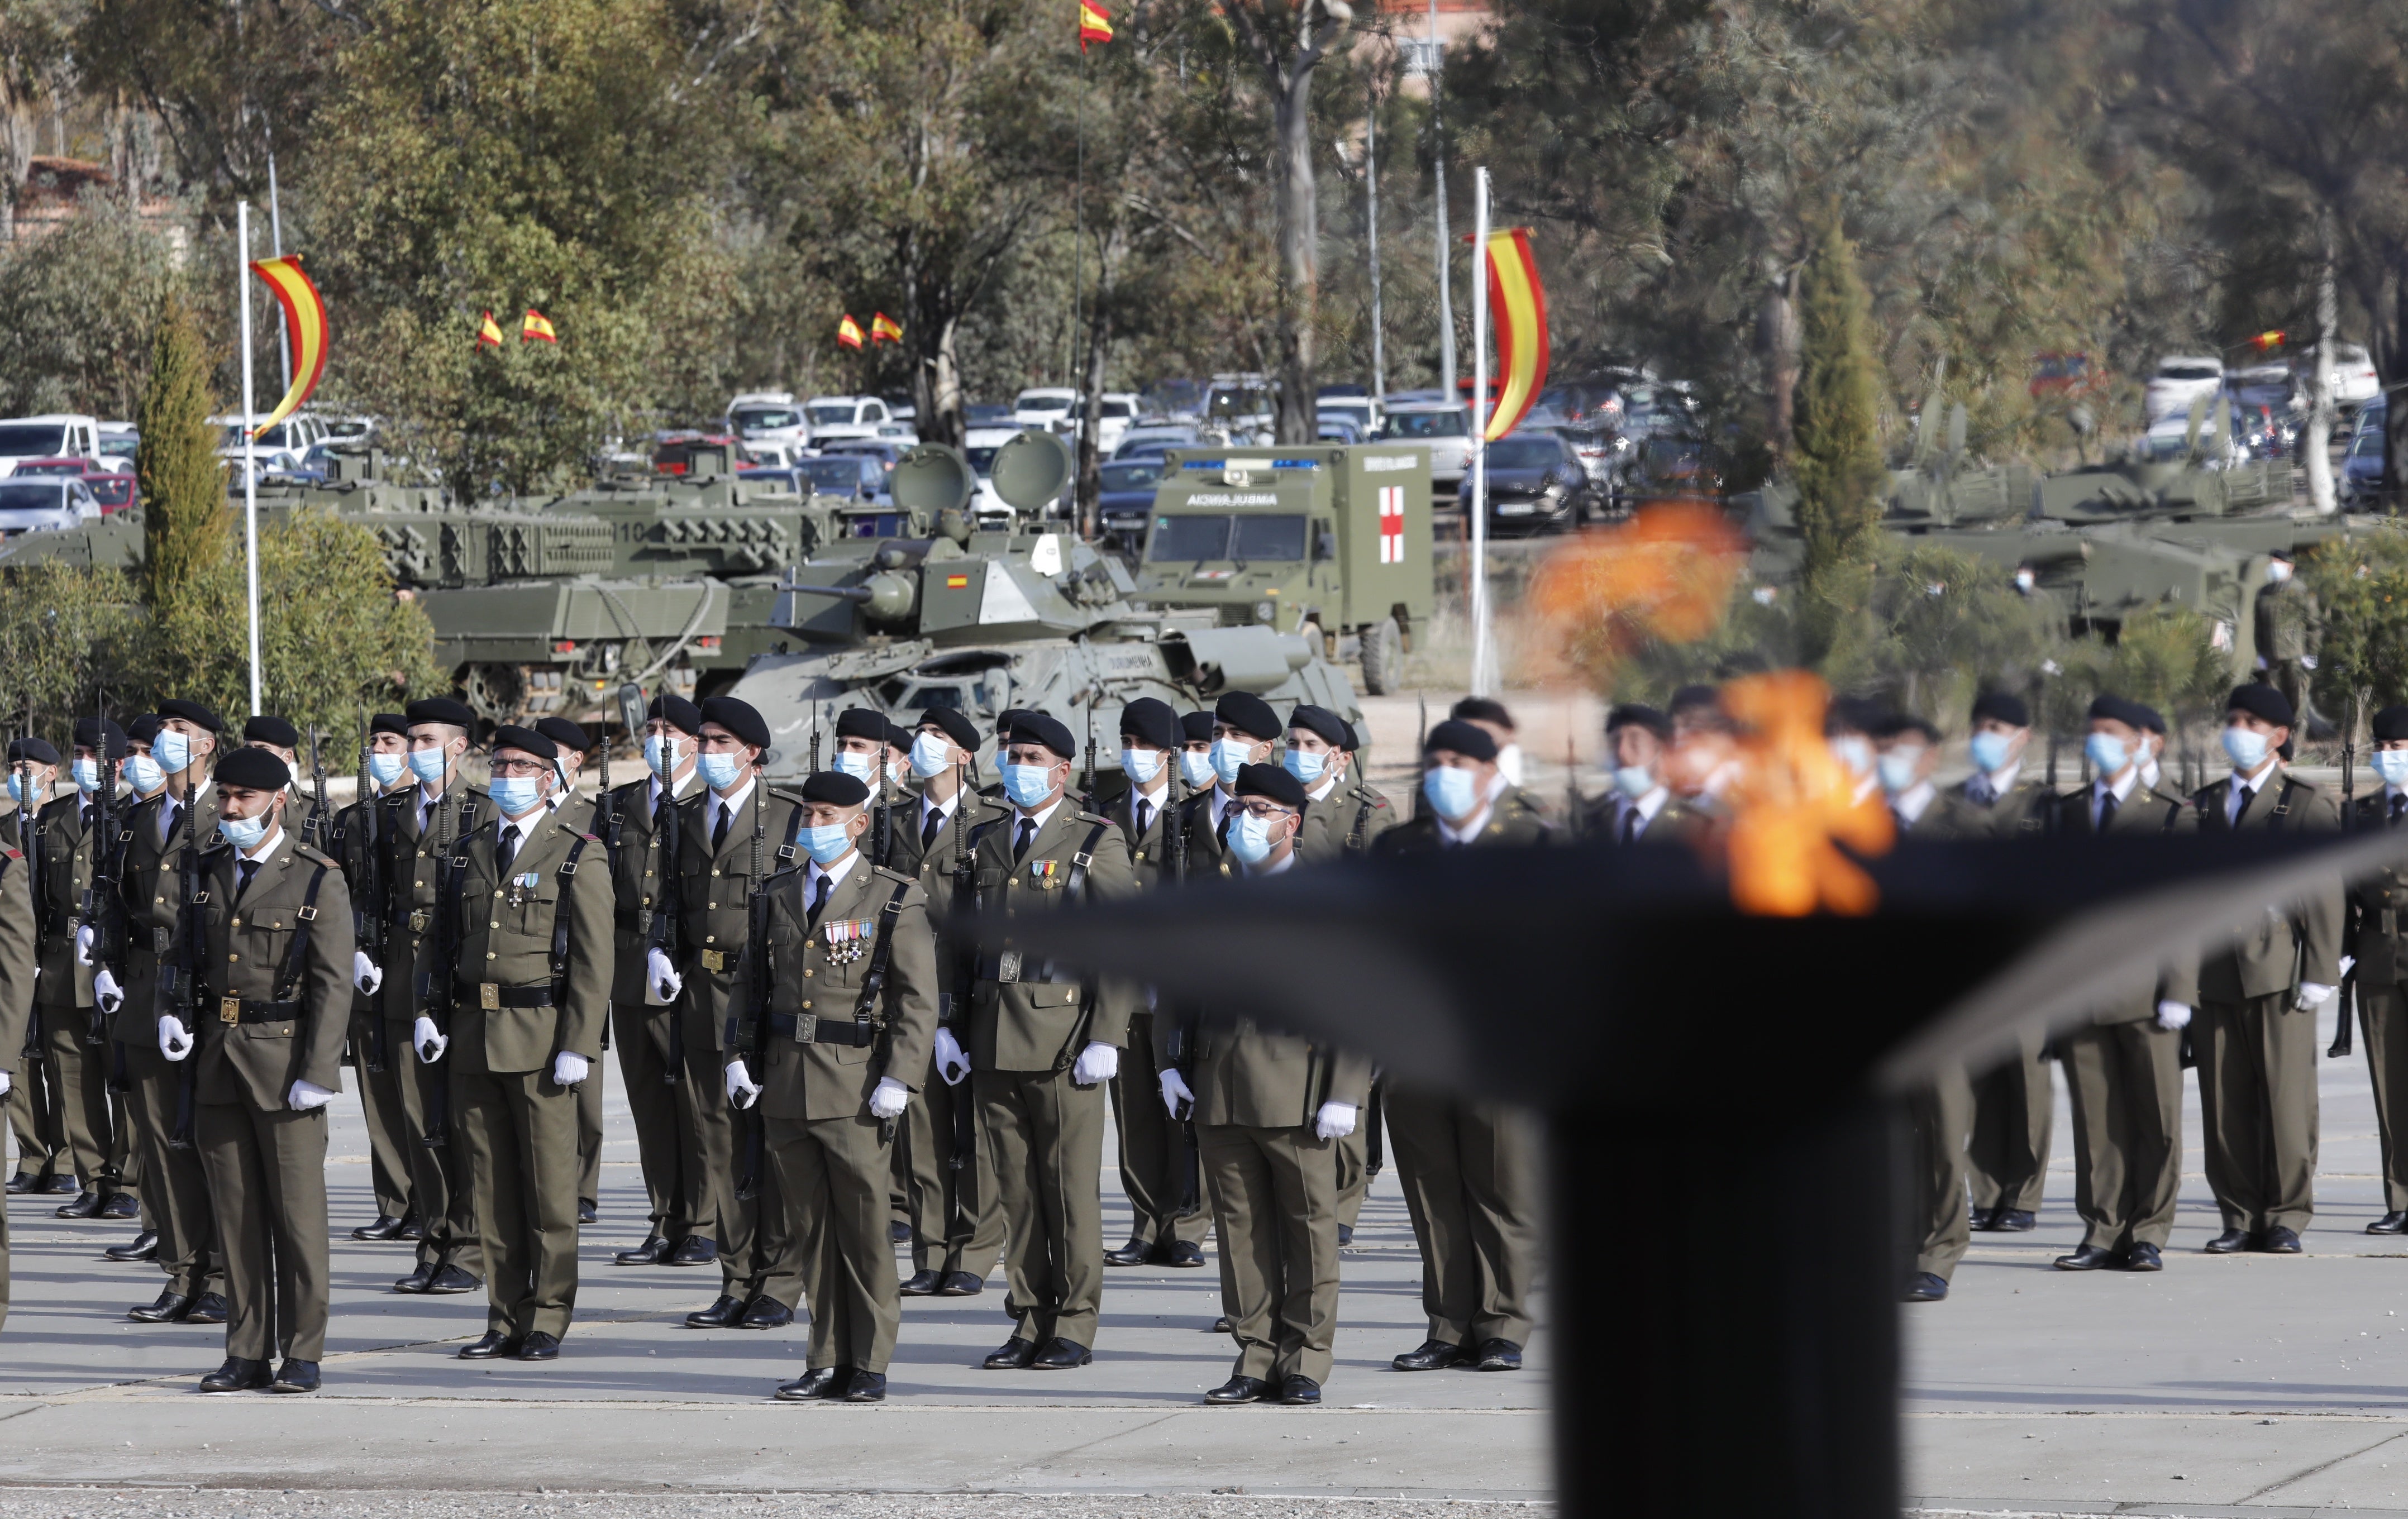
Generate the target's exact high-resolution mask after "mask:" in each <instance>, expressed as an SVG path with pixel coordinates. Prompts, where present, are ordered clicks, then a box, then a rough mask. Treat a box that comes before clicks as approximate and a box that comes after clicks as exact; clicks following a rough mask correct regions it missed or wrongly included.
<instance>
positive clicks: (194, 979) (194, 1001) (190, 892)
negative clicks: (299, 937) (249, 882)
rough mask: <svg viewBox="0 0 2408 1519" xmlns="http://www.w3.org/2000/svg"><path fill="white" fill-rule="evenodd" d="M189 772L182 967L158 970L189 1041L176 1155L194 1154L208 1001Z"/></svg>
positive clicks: (180, 1077)
mask: <svg viewBox="0 0 2408 1519" xmlns="http://www.w3.org/2000/svg"><path fill="white" fill-rule="evenodd" d="M200 810H201V798H200V796H199V795H198V793H197V792H195V791H194V789H193V767H192V766H190V765H187V766H186V767H185V768H184V846H183V853H182V855H181V857H180V858H179V859H178V860H177V862H176V879H177V886H178V890H179V896H181V897H182V900H183V904H184V915H183V918H182V920H181V921H180V922H179V924H178V926H179V927H180V928H181V929H182V930H183V934H182V939H183V944H182V948H181V949H180V951H179V955H180V957H181V959H182V961H183V963H182V964H181V965H179V966H178V967H175V968H174V969H173V970H169V969H168V968H167V967H164V966H163V967H160V970H161V974H160V977H159V989H160V991H161V993H162V994H163V995H164V996H165V998H166V1000H167V1003H168V1006H169V1007H170V1008H171V1009H173V1010H174V1011H175V1014H176V1019H177V1022H179V1023H180V1024H182V1025H184V1037H185V1038H186V1039H189V1040H190V1041H191V1048H190V1049H188V1050H187V1051H186V1052H185V1053H184V1058H183V1060H182V1062H181V1065H182V1067H183V1068H182V1069H181V1070H179V1071H178V1072H177V1073H176V1128H175V1132H174V1133H173V1134H171V1135H170V1136H168V1139H167V1144H168V1147H169V1148H171V1149H175V1150H190V1149H192V1148H193V1099H194V1095H195V1094H196V1092H197V1091H198V1090H199V1083H200V1074H201V1008H202V1005H203V1004H204V1003H206V1002H207V1001H208V986H207V985H206V984H205V982H204V980H203V977H202V975H201V967H202V965H203V964H204V963H205V961H206V960H207V957H208V952H207V951H206V950H205V949H203V947H202V931H201V909H202V908H203V907H204V906H206V905H208V899H209V894H208V893H207V892H205V891H203V890H202V889H201V844H200V837H199V827H200V824H199V821H198V820H199V814H200Z"/></svg>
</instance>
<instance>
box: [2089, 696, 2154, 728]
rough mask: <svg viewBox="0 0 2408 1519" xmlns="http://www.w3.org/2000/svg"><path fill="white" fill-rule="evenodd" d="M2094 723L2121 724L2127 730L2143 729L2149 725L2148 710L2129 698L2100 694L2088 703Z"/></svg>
mask: <svg viewBox="0 0 2408 1519" xmlns="http://www.w3.org/2000/svg"><path fill="white" fill-rule="evenodd" d="M2090 717H2091V719H2092V721H2094V722H2107V723H2121V724H2124V725H2125V726H2126V727H2128V728H2133V729H2144V728H2146V727H2147V726H2148V725H2149V709H2147V708H2145V707H2143V706H2142V705H2141V704H2140V703H2139V702H2137V701H2134V700H2132V698H2130V697H2129V696H2118V695H2114V693H2112V692H2104V691H2102V692H2100V694H2099V695H2098V697H2097V698H2096V699H2094V700H2093V701H2092V702H2091V703H2090Z"/></svg>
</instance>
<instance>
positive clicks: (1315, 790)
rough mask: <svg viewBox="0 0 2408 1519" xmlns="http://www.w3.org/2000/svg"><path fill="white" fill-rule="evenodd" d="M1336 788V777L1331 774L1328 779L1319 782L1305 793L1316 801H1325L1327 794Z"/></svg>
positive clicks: (1327, 797)
mask: <svg viewBox="0 0 2408 1519" xmlns="http://www.w3.org/2000/svg"><path fill="white" fill-rule="evenodd" d="M1337 789H1338V777H1336V776H1335V775H1333V776H1331V777H1330V778H1329V779H1328V780H1326V781H1323V782H1322V783H1321V784H1319V785H1317V786H1314V787H1312V788H1311V789H1310V790H1308V791H1306V792H1305V795H1306V796H1307V797H1309V798H1311V799H1312V800H1313V801H1316V802H1321V801H1327V800H1328V799H1329V794H1330V793H1331V792H1333V791H1336V790H1337Z"/></svg>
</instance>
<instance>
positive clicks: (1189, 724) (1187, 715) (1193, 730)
mask: <svg viewBox="0 0 2408 1519" xmlns="http://www.w3.org/2000/svg"><path fill="white" fill-rule="evenodd" d="M1179 734H1180V737H1181V738H1184V739H1185V740H1186V741H1187V742H1189V743H1191V744H1202V743H1210V742H1211V741H1212V714H1211V713H1210V712H1205V711H1195V712H1182V713H1180V714H1179Z"/></svg>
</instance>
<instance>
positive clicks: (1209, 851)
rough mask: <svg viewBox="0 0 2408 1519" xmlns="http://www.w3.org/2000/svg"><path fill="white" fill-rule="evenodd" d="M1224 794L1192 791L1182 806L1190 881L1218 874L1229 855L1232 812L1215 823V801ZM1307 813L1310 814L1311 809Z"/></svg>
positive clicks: (1214, 790) (1218, 791) (1181, 813)
mask: <svg viewBox="0 0 2408 1519" xmlns="http://www.w3.org/2000/svg"><path fill="white" fill-rule="evenodd" d="M1218 795H1223V792H1222V790H1221V788H1220V787H1218V786H1214V787H1211V789H1209V790H1205V791H1198V792H1192V793H1190V794H1189V795H1188V797H1187V800H1185V801H1184V802H1182V803H1181V804H1180V808H1181V811H1180V818H1181V820H1182V826H1183V827H1184V828H1185V829H1186V830H1187V874H1188V875H1189V877H1190V878H1195V877H1199V876H1209V875H1219V874H1223V873H1224V872H1223V871H1222V870H1221V865H1222V863H1223V857H1224V856H1226V854H1227V853H1229V847H1228V845H1227V844H1226V842H1225V841H1224V840H1225V839H1226V836H1227V834H1228V829H1229V813H1227V812H1224V813H1223V814H1222V815H1221V821H1220V822H1219V823H1217V824H1216V823H1214V822H1213V821H1212V798H1213V797H1215V796H1218ZM1307 810H1308V811H1310V810H1311V809H1309V808H1308V809H1307Z"/></svg>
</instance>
